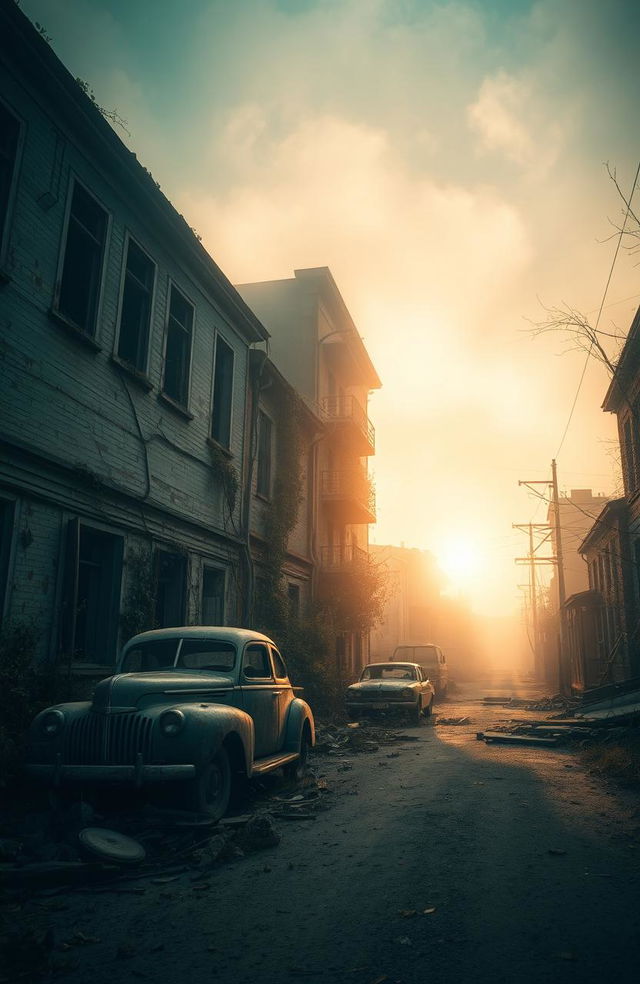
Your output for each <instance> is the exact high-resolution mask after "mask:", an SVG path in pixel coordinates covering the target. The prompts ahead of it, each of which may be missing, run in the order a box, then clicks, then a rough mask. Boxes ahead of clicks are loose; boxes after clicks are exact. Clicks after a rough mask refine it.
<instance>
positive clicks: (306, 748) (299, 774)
mask: <svg viewBox="0 0 640 984" xmlns="http://www.w3.org/2000/svg"><path fill="white" fill-rule="evenodd" d="M310 751H311V742H310V741H309V732H308V730H307V728H304V729H303V731H302V734H301V736H300V752H299V754H298V758H297V759H296V761H295V762H291V764H290V765H286V766H285V768H284V774H285V776H286V777H287V779H291V780H293V782H302V780H303V779H304V777H305V776H306V774H307V769H308V768H309V753H310Z"/></svg>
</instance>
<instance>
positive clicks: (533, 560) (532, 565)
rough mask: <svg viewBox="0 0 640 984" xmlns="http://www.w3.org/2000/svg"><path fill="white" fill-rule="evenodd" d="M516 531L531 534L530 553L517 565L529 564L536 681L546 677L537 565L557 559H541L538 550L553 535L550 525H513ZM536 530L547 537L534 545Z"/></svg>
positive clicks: (530, 609) (518, 560)
mask: <svg viewBox="0 0 640 984" xmlns="http://www.w3.org/2000/svg"><path fill="white" fill-rule="evenodd" d="M511 526H512V528H513V529H515V530H523V531H525V530H526V531H528V533H529V553H528V554H527V556H526V557H516V564H527V566H528V567H529V584H528V589H529V611H530V613H531V647H532V649H533V666H534V672H535V676H536V679H538V680H541V679H542V678H543V676H544V672H543V670H544V668H543V665H542V653H541V652H540V633H539V631H538V591H537V587H536V564H553V563H555V557H540V556H538V555H537V550H538V549H539V548H540V547H541V546H542V545H543V543H546V542H547V540H548V539H549V537H550V535H551V527H550V526H549V525H548V523H512V524H511ZM534 530H545V531H546V536H543V537H542V539H541V540H540V541H539V542H538V543H537V544H534V532H533V531H534Z"/></svg>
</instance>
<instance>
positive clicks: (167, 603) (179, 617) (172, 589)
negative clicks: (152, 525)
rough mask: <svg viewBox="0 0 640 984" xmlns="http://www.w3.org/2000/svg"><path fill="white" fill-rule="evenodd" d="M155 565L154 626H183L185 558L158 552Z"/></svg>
mask: <svg viewBox="0 0 640 984" xmlns="http://www.w3.org/2000/svg"><path fill="white" fill-rule="evenodd" d="M156 564H157V567H156V570H157V580H156V584H157V587H156V626H157V628H159V629H164V628H167V627H169V626H175V625H184V598H185V581H186V571H187V558H186V557H185V556H184V555H183V554H179V553H170V552H169V551H167V550H158V552H157V555H156Z"/></svg>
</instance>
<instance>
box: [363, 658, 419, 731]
mask: <svg viewBox="0 0 640 984" xmlns="http://www.w3.org/2000/svg"><path fill="white" fill-rule="evenodd" d="M434 696H435V689H434V686H433V684H432V683H431V681H430V680H429V678H428V677H427V675H426V674H425V673H424V672H423V670H422V667H420V666H418V664H417V663H369V664H368V665H367V666H365V667H364V669H363V671H362V673H361V675H360V679H359V681H358V682H357V683H352V684H351V686H350V687H349V688H348V689H347V692H346V694H345V704H346V708H347V714H348V715H349V717H350V718H351V719H352V720H356V719H357V718H359V717H361V715H363V714H365V713H369V714H371V713H376V712H380V711H403V712H404V713H405V714H407V715H408V716H409V717H410V719H411V720H412V721H413V723H414V724H419V723H420V720H421V718H422V717H423V716H424V717H430V715H431V711H432V708H433V698H434Z"/></svg>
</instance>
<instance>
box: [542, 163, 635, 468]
mask: <svg viewBox="0 0 640 984" xmlns="http://www.w3.org/2000/svg"><path fill="white" fill-rule="evenodd" d="M639 176H640V161H638V167H637V168H636V173H635V177H634V179H633V185H632V186H631V194H630V195H629V199H628V201H627V211H626V213H625V217H624V221H623V223H622V226H621V228H620V235H619V236H618V242H617V243H616V248H615V252H614V254H613V260H612V261H611V269H610V270H609V276H608V277H607V282H606V284H605V288H604V293H603V295H602V300H601V302H600V308H599V310H598V317H597V318H596V322H595V325H594V328H593V330H594V331H597V330H598V325H599V324H600V318H601V316H602V311H603V309H604V302H605V301H606V299H607V293H608V291H609V285H610V284H611V278H612V277H613V271H614V268H615V265H616V261H617V259H618V253H619V252H620V247H621V245H622V238H623V236H624V233H625V228H626V225H627V221H628V219H629V213H630V212H631V202H632V200H633V196H634V193H635V190H636V185H637V183H638V177H639ZM592 349H593V342H592V343H591V344H590V345H589V349H588V351H587V354H586V357H585V360H584V365H583V367H582V372H581V373H580V379H579V380H578V386H577V388H576V394H575V396H574V398H573V403H572V404H571V410H570V411H569V417H568V419H567V423H566V425H565V428H564V431H563V433H562V437H561V439H560V444H559V445H558V450H557V451H556V453H555V455H554V458H556V460H557V458H558V456H559V454H560V451H561V450H562V446H563V444H564V441H565V438H566V436H567V432H568V430H569V426H570V424H571V420H572V419H573V413H574V411H575V408H576V404H577V402H578V397H579V396H580V390H581V389H582V384H583V382H584V377H585V375H586V373H587V366H588V364H589V359H590V358H591V351H592Z"/></svg>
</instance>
